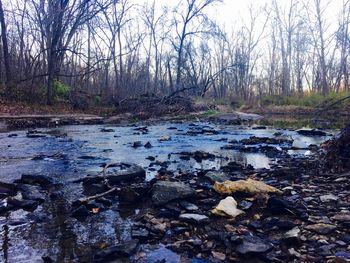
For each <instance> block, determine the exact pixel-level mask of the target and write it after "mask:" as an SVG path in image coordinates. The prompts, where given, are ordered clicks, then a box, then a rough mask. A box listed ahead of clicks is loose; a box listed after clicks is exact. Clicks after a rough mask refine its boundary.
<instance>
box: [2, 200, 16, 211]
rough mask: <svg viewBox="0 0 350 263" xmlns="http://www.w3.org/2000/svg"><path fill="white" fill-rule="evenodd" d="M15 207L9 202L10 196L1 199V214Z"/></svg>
mask: <svg viewBox="0 0 350 263" xmlns="http://www.w3.org/2000/svg"><path fill="white" fill-rule="evenodd" d="M13 208H14V206H13V205H11V204H9V203H8V198H5V199H3V200H0V214H3V213H5V212H7V211H9V210H11V209H13Z"/></svg>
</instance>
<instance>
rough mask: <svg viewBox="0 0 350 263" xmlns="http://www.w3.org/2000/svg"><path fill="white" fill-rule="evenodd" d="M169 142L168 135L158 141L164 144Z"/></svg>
mask: <svg viewBox="0 0 350 263" xmlns="http://www.w3.org/2000/svg"><path fill="white" fill-rule="evenodd" d="M170 140H171V137H170V136H168V135H165V136H162V137H160V138H159V139H158V141H160V142H166V141H170Z"/></svg>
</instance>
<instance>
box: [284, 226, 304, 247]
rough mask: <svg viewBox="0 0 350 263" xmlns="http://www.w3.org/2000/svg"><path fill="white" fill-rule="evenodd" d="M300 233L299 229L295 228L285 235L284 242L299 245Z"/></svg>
mask: <svg viewBox="0 0 350 263" xmlns="http://www.w3.org/2000/svg"><path fill="white" fill-rule="evenodd" d="M300 232H301V231H300V229H299V227H294V228H293V229H291V230H289V231H288V232H286V233H285V234H284V237H283V240H284V241H286V242H287V243H297V242H298V241H299V237H300Z"/></svg>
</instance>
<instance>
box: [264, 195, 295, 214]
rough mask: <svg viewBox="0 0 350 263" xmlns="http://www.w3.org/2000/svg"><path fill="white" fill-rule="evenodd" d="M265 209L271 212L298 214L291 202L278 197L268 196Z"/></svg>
mask: <svg viewBox="0 0 350 263" xmlns="http://www.w3.org/2000/svg"><path fill="white" fill-rule="evenodd" d="M267 209H268V210H269V211H270V212H271V213H273V214H288V215H289V214H292V215H293V214H299V212H297V211H296V209H295V207H294V204H293V203H292V202H290V201H288V200H285V199H283V198H279V197H271V198H269V200H268V201H267Z"/></svg>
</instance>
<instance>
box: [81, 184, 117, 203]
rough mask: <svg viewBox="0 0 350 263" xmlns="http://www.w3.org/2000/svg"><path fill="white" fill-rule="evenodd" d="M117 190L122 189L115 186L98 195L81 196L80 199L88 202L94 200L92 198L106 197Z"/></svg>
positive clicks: (82, 201)
mask: <svg viewBox="0 0 350 263" xmlns="http://www.w3.org/2000/svg"><path fill="white" fill-rule="evenodd" d="M117 190H120V189H119V188H118V187H113V188H112V189H109V190H108V191H106V192H103V193H101V194H97V195H93V196H88V197H86V198H80V199H79V200H78V201H79V202H80V203H87V202H89V201H92V200H95V199H98V198H101V197H104V196H106V195H109V194H111V193H113V192H115V191H117Z"/></svg>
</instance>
